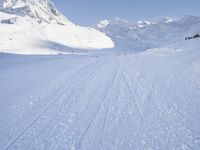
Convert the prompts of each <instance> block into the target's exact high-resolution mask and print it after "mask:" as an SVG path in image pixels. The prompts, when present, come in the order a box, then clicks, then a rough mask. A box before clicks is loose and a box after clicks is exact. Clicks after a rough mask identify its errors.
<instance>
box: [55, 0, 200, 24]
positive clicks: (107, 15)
mask: <svg viewBox="0 0 200 150" xmlns="http://www.w3.org/2000/svg"><path fill="white" fill-rule="evenodd" d="M53 1H54V3H55V5H56V6H57V8H58V9H59V10H60V11H62V12H63V14H65V16H67V17H68V18H69V19H70V20H71V21H72V22H74V23H76V24H80V25H91V24H94V23H96V22H98V21H99V20H102V19H112V18H115V17H120V18H124V19H127V20H129V21H136V20H142V19H147V20H157V19H159V18H162V17H165V16H171V17H176V18H179V17H183V16H185V15H195V16H200V0H53Z"/></svg>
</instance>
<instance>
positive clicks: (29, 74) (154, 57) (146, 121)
mask: <svg viewBox="0 0 200 150" xmlns="http://www.w3.org/2000/svg"><path fill="white" fill-rule="evenodd" d="M199 49H200V42H199V40H191V41H186V42H184V43H179V44H177V45H173V46H169V47H166V48H156V49H150V50H147V51H144V52H140V53H125V52H124V53H121V52H120V53H119V52H118V53H113V52H112V53H105V54H101V53H100V52H95V53H91V52H90V51H88V52H85V55H82V54H80V55H79V54H74V55H62V56H58V55H55V56H22V55H10V54H0V60H1V61H0V83H1V84H0V122H1V123H0V149H2V150H4V149H6V150H10V149H15V150H22V149H31V150H32V149H34V150H35V149H37V150H44V149H53V150H61V149H66V150H94V149H95V150H98V149H104V150H108V149H110V150H122V149H123V150H132V149H134V150H141V149H144V150H146V149H165V150H172V149H177V150H199V149H200V128H199V124H200V115H199V114H200V109H199V108H200V51H199Z"/></svg>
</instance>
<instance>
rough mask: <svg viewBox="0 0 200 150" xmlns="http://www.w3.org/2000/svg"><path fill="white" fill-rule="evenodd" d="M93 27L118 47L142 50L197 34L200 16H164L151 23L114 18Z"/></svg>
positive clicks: (199, 28) (199, 30)
mask: <svg viewBox="0 0 200 150" xmlns="http://www.w3.org/2000/svg"><path fill="white" fill-rule="evenodd" d="M95 28H96V29H98V30H99V31H101V32H104V33H106V34H107V35H109V36H110V37H111V38H112V39H113V40H114V41H117V42H118V43H121V44H122V45H120V46H119V49H121V47H128V49H132V50H144V49H148V48H156V47H160V46H164V45H168V44H174V43H177V42H181V41H184V39H185V37H188V36H192V35H195V34H199V33H200V17H195V16H186V17H184V18H182V19H180V20H173V19H172V18H170V17H165V18H163V19H161V20H159V21H158V22H153V23H152V22H149V21H137V22H136V23H134V22H128V21H126V20H124V19H119V18H116V19H113V20H103V21H100V22H99V23H97V24H96V25H95ZM127 41H129V42H128V44H127Z"/></svg>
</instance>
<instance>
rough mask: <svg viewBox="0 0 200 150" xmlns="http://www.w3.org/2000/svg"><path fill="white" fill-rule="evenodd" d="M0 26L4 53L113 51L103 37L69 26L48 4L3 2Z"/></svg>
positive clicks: (0, 45)
mask: <svg viewBox="0 0 200 150" xmlns="http://www.w3.org/2000/svg"><path fill="white" fill-rule="evenodd" d="M0 22H1V24H0V35H1V36H0V52H4V53H16V54H58V53H63V54H64V53H71V52H73V51H74V49H86V50H99V49H104V48H112V47H114V44H113V42H112V40H111V39H110V38H109V37H107V36H106V35H104V34H103V33H100V32H99V31H97V30H95V29H93V28H90V27H80V26H77V25H74V24H73V23H71V22H70V21H69V20H68V19H67V18H66V17H64V16H63V15H62V14H61V13H60V12H59V11H58V10H57V9H56V8H55V6H54V5H53V3H52V2H51V1H49V0H4V1H3V2H2V3H1V6H0ZM102 43H103V44H102ZM79 51H80V50H79Z"/></svg>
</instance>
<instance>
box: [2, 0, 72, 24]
mask: <svg viewBox="0 0 200 150" xmlns="http://www.w3.org/2000/svg"><path fill="white" fill-rule="evenodd" d="M0 9H1V11H4V12H7V13H10V14H15V15H17V16H18V17H20V16H23V17H24V16H29V17H30V18H29V19H30V20H35V21H36V22H38V23H42V22H44V23H58V24H62V25H72V23H71V22H70V21H69V20H68V19H67V18H66V17H64V16H63V15H62V14H61V13H60V12H59V11H58V10H57V9H56V8H55V6H54V4H53V3H52V2H51V1H50V0H1V4H0ZM16 20H17V19H16Z"/></svg>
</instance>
